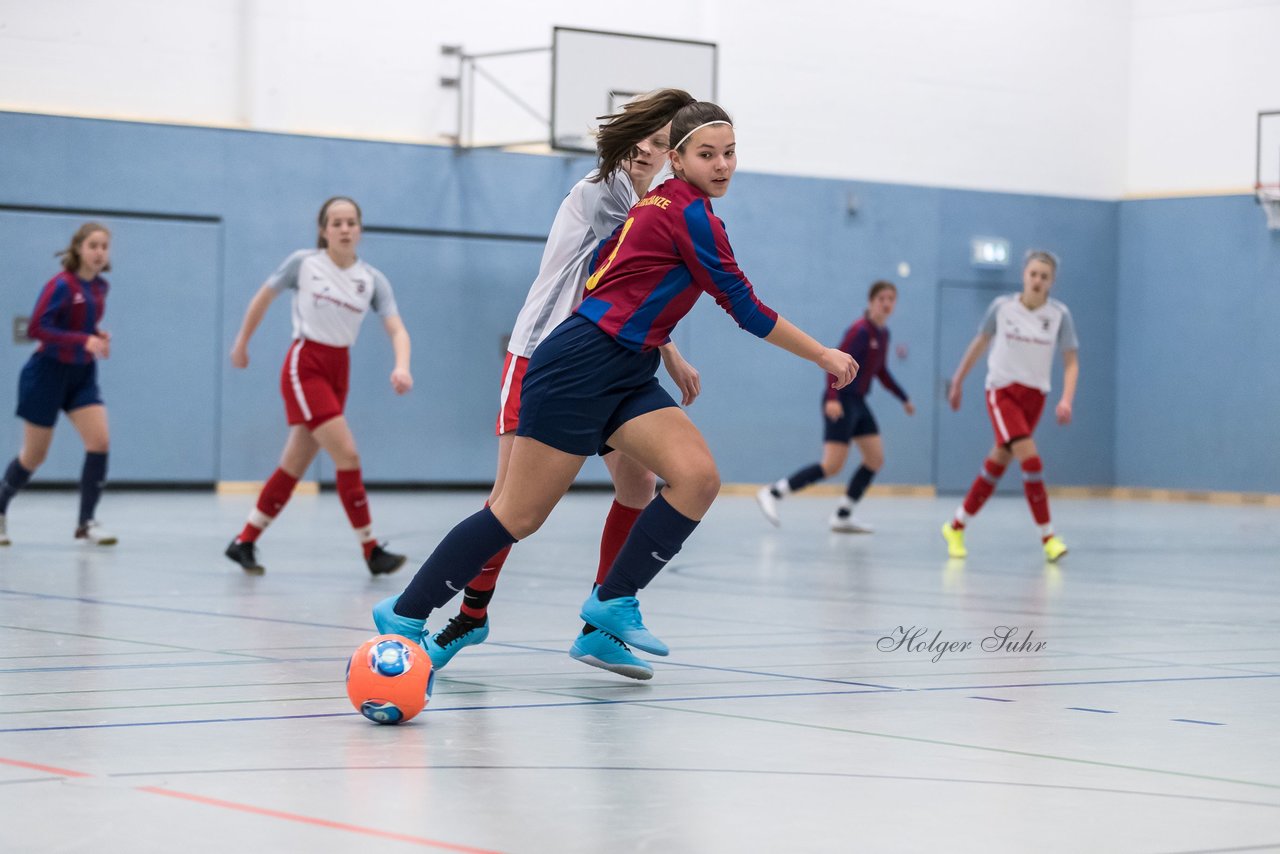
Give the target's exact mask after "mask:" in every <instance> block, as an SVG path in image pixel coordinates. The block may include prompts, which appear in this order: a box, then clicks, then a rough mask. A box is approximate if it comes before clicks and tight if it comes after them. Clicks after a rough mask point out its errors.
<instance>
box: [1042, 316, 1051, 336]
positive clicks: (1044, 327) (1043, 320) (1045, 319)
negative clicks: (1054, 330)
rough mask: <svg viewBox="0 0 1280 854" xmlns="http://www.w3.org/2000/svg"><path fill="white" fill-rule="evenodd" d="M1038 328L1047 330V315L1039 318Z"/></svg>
mask: <svg viewBox="0 0 1280 854" xmlns="http://www.w3.org/2000/svg"><path fill="white" fill-rule="evenodd" d="M1040 328H1041V329H1042V330H1044V331H1045V332H1048V331H1049V318H1047V317H1042V318H1040Z"/></svg>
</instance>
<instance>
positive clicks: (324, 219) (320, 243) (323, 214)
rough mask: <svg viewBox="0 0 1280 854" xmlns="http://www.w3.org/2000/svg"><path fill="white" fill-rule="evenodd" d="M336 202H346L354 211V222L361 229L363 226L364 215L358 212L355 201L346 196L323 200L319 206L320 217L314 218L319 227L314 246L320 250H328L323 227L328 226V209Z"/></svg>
mask: <svg viewBox="0 0 1280 854" xmlns="http://www.w3.org/2000/svg"><path fill="white" fill-rule="evenodd" d="M338 202H346V203H347V204H349V205H351V207H353V208H355V209H356V222H357V223H359V224H360V225H361V226H362V227H363V226H364V214H363V213H361V212H360V206H359V205H358V204H356V200H355V199H352V198H350V197H348V196H330V197H329V198H327V199H325V201H324V204H323V205H321V206H320V216H318V217H316V223H317V224H318V225H319V226H320V230H319V232H318V233H317V234H316V246H317V247H319V248H320V249H328V248H329V241H327V240H325V239H324V229H325V226H326V225H328V224H329V207H330V206H331V205H334V204H336V203H338Z"/></svg>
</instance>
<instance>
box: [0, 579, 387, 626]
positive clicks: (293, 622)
mask: <svg viewBox="0 0 1280 854" xmlns="http://www.w3.org/2000/svg"><path fill="white" fill-rule="evenodd" d="M0 594H6V595H9V596H29V597H31V598H33V599H53V600H57V601H61V602H81V603H84V604H87V605H108V606H111V607H113V608H138V609H140V610H143V611H163V612H165V613H168V614H194V615H196V616H198V617H224V618H227V619H232V620H252V621H254V622H258V623H283V624H287V625H291V626H312V627H315V628H319V629H350V630H351V631H356V632H362V631H367V630H368V629H369V627H368V626H341V625H336V624H334V623H311V622H307V621H306V620H282V619H279V618H277V617H251V616H249V615H247V614H222V613H219V612H217V611H197V610H195V609H193V608H170V607H166V606H163V605H138V604H135V603H133V602H111V601H108V600H106V599H90V598H89V597H87V596H59V595H57V594H54V593H28V592H26V591H24V590H7V589H3V588H0Z"/></svg>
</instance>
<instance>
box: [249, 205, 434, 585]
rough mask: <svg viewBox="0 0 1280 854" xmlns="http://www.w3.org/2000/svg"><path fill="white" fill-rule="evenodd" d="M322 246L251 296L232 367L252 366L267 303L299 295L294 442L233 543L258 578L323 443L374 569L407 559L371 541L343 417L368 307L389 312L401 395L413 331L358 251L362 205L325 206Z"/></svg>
mask: <svg viewBox="0 0 1280 854" xmlns="http://www.w3.org/2000/svg"><path fill="white" fill-rule="evenodd" d="M318 226H319V237H318V239H317V242H316V245H317V246H318V247H319V248H318V249H302V250H299V251H297V252H294V253H293V254H292V255H290V256H289V257H288V258H286V259H285V261H284V263H283V264H281V265H280V269H278V270H276V271H275V272H274V273H272V274H271V277H270V278H268V279H267V281H266V283H265V284H263V286H262V287H261V288H260V289H259V290H258V292H257V293H256V294H255V295H254V297H253V299H252V300H250V301H249V308H248V309H247V310H246V311H245V314H244V321H243V322H242V323H241V324H240V333H239V334H238V335H237V336H236V340H235V345H234V346H233V347H232V348H231V364H232V365H234V366H235V367H237V368H244V367H248V365H249V339H250V338H252V337H253V333H254V330H256V329H257V328H258V324H260V323H261V322H262V318H263V316H264V315H265V314H266V313H267V308H268V307H269V306H270V305H271V303H272V301H273V300H274V299H275V298H276V296H278V295H279V294H280V293H282V292H284V291H286V290H292V291H293V343H291V344H290V345H289V352H288V354H287V355H286V356H285V360H284V367H283V368H282V370H281V373H280V393H281V395H282V396H283V397H284V411H285V416H286V419H287V421H288V423H289V438H288V440H287V441H286V442H285V446H284V453H282V454H281V456H280V466H279V468H277V469H276V470H275V472H273V473H272V475H271V477H270V478H269V479H268V480H267V482H266V485H265V486H263V488H262V492H261V494H260V495H259V496H258V503H257V506H256V507H255V508H254V509H253V511H252V512H251V513H250V514H249V519H248V521H247V522H246V523H245V526H244V530H243V531H241V532H240V534H239V535H238V536H237V537H236V538H235V539H234V540H232V541H231V545H229V546H227V551H226V554H227V557H228V558H230V559H231V560H233V561H235V562H236V563H237V564H239V565H240V566H241V568H243V569H244V571H245V572H248V573H252V574H261V573H262V572H263V571H264V570H263V567H262V565H261V564H260V563H258V558H257V554H256V552H255V548H254V544H255V543H256V542H257V541H258V537H260V536H261V535H262V531H263V529H265V528H266V527H267V525H269V524H271V521H272V520H273V519H275V517H276V516H278V515H280V511H281V510H282V509H283V508H284V505H285V503H286V502H287V501H288V500H289V497H290V496H291V495H292V494H293V488H294V486H295V485H296V484H297V483H298V479H299V478H300V477H302V473H303V472H305V471H306V470H307V466H309V465H311V461H312V460H313V459H315V456H316V453H317V452H318V451H319V450H320V449H321V448H324V450H325V451H326V452H328V454H329V456H330V457H332V458H333V463H334V468H335V469H336V470H337V480H338V498H339V499H341V501H342V506H343V509H345V510H346V511H347V518H348V519H349V520H350V521H351V527H352V528H354V529H355V534H356V539H357V540H358V541H359V542H360V547H361V549H362V550H363V551H364V560H365V564H366V565H367V566H368V567H369V572H371V573H373V574H374V575H383V574H386V573H389V572H395V571H396V570H397V569H399V568H400V566H401V565H402V564H403V563H404V555H398V554H393V553H392V552H389V551H387V550H386V549H384V548H383V547H382V546H381V545H379V544H378V541H377V540H376V539H374V536H373V527H372V524H371V521H370V517H369V501H368V498H367V497H366V495H365V489H364V480H363V479H362V478H361V476H360V456H359V454H358V453H357V451H356V440H355V437H354V436H352V435H351V428H350V427H349V426H348V425H347V419H346V417H345V416H344V415H343V409H344V406H345V403H346V399H347V377H348V370H349V359H348V351H349V348H350V347H351V345H352V344H354V343H355V341H356V336H357V334H359V332H360V322H361V321H362V320H364V316H365V314H366V313H367V312H368V311H369V309H373V310H374V312H376V313H377V314H378V315H379V316H381V317H382V325H383V326H384V327H385V328H386V330H387V335H389V336H390V337H391V348H392V350H393V351H394V352H395V367H394V368H393V369H392V371H391V387H392V388H393V389H394V390H395V392H396V394H405V393H406V392H408V391H409V389H411V388H413V377H412V375H410V373H409V333H408V331H407V330H406V329H405V328H404V323H403V322H402V321H401V320H400V314H399V312H398V311H397V309H396V300H395V296H394V295H393V294H392V292H391V284H390V282H388V281H387V277H386V276H384V275H382V273H381V272H379V271H378V270H376V269H374V268H373V267H371V266H370V265H368V264H366V263H365V262H364V261H362V260H360V259H359V258H358V257H357V256H356V247H357V246H358V245H359V243H360V234H361V219H360V207H359V205H357V204H356V203H355V202H354V201H352V200H351V199H348V198H346V197H344V196H335V197H333V198H331V199H329V200H328V201H326V202H325V203H324V205H323V206H322V207H321V208H320V216H319V218H318Z"/></svg>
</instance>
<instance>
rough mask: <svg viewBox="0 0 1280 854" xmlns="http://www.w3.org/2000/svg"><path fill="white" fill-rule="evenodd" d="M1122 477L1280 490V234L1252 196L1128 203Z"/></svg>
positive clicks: (1159, 483) (1119, 410)
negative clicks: (1271, 227) (1271, 225)
mask: <svg viewBox="0 0 1280 854" xmlns="http://www.w3.org/2000/svg"><path fill="white" fill-rule="evenodd" d="M1120 245H1121V246H1122V247H1123V249H1122V252H1121V261H1120V300H1119V312H1118V325H1119V328H1120V329H1122V330H1123V333H1122V334H1123V337H1124V346H1123V348H1122V349H1121V350H1120V353H1119V358H1118V360H1117V364H1116V430H1115V436H1116V461H1117V462H1116V479H1117V481H1118V482H1119V483H1122V484H1125V485H1132V486H1150V487H1165V488H1173V489H1209V490H1230V491H1241V490H1242V491H1249V492H1272V493H1274V492H1280V450H1278V448H1280V442H1278V439H1277V437H1278V436H1280V369H1278V368H1280V232H1271V231H1268V230H1267V228H1266V225H1265V223H1264V219H1263V213H1262V211H1261V210H1260V209H1259V208H1258V206H1257V205H1256V204H1255V203H1254V200H1253V198H1252V197H1251V196H1216V197H1209V198H1188V199H1160V200H1149V201H1127V202H1122V203H1121V204H1120Z"/></svg>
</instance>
